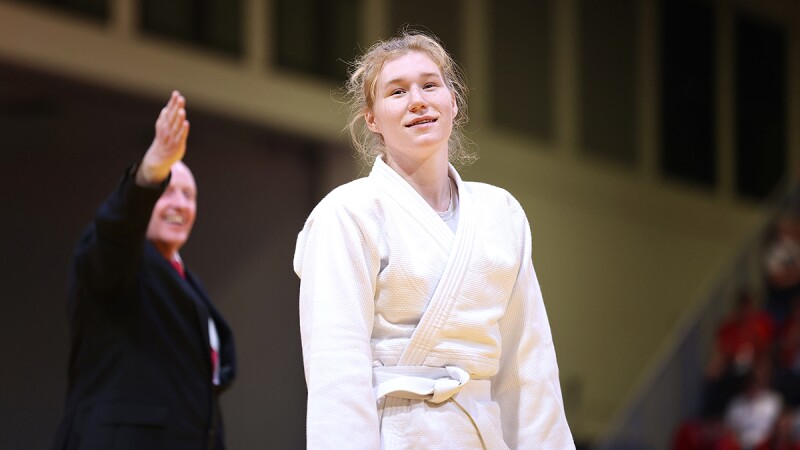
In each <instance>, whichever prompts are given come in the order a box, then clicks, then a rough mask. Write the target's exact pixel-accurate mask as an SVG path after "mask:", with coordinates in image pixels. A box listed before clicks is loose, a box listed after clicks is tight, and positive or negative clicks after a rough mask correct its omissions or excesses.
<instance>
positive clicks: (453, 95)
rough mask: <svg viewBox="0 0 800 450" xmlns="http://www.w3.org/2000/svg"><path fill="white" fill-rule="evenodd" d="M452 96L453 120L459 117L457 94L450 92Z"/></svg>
mask: <svg viewBox="0 0 800 450" xmlns="http://www.w3.org/2000/svg"><path fill="white" fill-rule="evenodd" d="M450 95H451V96H452V97H453V118H454V119H455V117H456V116H457V115H458V102H457V101H456V93H455V92H450Z"/></svg>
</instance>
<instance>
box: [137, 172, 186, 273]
mask: <svg viewBox="0 0 800 450" xmlns="http://www.w3.org/2000/svg"><path fill="white" fill-rule="evenodd" d="M171 172H172V178H170V181H169V186H167V189H166V190H165V191H164V193H163V194H161V197H160V198H159V199H158V201H157V202H156V206H155V207H154V208H153V214H152V216H150V224H149V225H148V226H147V239H149V240H150V241H151V242H152V243H153V245H155V247H156V249H158V251H159V252H160V253H161V254H162V255H164V257H165V258H167V259H169V260H172V259H175V254H176V253H177V251H178V250H179V249H180V248H181V247H183V244H185V243H186V241H187V240H188V239H189V233H191V231H192V225H194V218H195V214H196V213H197V185H196V184H195V181H194V176H193V175H192V172H191V171H190V170H189V168H188V167H187V166H186V164H184V163H182V162H177V163H175V164H174V165H173V166H172V170H171Z"/></svg>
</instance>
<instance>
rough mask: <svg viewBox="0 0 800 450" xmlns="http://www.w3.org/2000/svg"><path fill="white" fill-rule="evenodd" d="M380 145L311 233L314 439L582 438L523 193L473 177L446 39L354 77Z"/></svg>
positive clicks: (304, 317)
mask: <svg viewBox="0 0 800 450" xmlns="http://www.w3.org/2000/svg"><path fill="white" fill-rule="evenodd" d="M348 91H349V94H350V102H351V103H350V104H351V106H352V107H353V110H354V113H353V115H352V116H351V122H350V131H351V135H352V136H353V137H354V142H355V144H356V147H357V148H358V149H359V150H361V151H362V152H363V154H364V155H369V157H370V159H374V164H373V166H372V171H371V172H370V174H369V176H367V177H365V178H360V179H357V180H355V181H352V182H350V183H348V184H345V185H343V186H340V187H338V188H336V189H335V190H333V191H332V192H331V193H330V194H328V195H327V196H326V197H325V198H324V199H323V200H322V201H321V202H320V203H319V204H318V205H317V206H316V207H315V208H314V210H313V212H312V213H311V215H310V216H309V217H308V220H307V221H306V223H305V226H304V228H303V230H302V231H301V232H300V234H299V236H298V239H297V247H296V250H295V256H294V269H295V271H296V273H297V275H298V276H299V277H300V279H301V284H300V328H301V337H302V346H303V360H304V365H305V374H306V383H307V386H308V414H307V424H306V425H307V445H308V448H310V449H375V450H377V449H459V450H463V449H482V448H486V449H507V448H514V449H574V448H575V446H574V443H573V440H572V435H571V433H570V430H569V426H568V424H567V421H566V418H565V415H564V408H563V401H562V397H561V388H560V386H559V379H558V367H557V364H556V356H555V351H554V349H553V342H552V337H551V333H550V326H549V324H548V320H547V315H546V312H545V308H544V304H543V302H542V296H541V292H540V289H539V284H538V281H537V279H536V274H535V272H534V269H533V264H532V260H531V234H530V228H529V225H528V221H527V218H526V216H525V213H524V212H523V210H522V208H521V207H520V205H519V203H518V202H517V201H516V200H515V199H514V197H512V196H511V195H510V194H509V193H508V192H506V191H505V190H503V189H500V188H497V187H494V186H490V185H487V184H482V183H474V182H465V181H463V180H462V179H461V177H460V176H459V174H458V172H456V170H455V169H454V167H453V166H452V165H451V164H450V161H456V162H464V161H465V160H469V159H470V158H471V157H472V155H470V154H469V152H467V150H466V147H465V146H464V145H463V138H462V136H461V133H460V128H461V126H462V125H463V124H464V123H465V121H466V115H465V112H466V105H465V104H464V94H465V88H464V85H463V82H462V81H461V77H460V74H459V72H458V70H457V68H456V66H455V65H454V63H453V61H452V59H451V58H450V56H449V55H448V54H447V53H446V51H445V50H444V49H443V48H442V46H441V45H440V44H439V43H438V42H437V41H436V40H435V39H434V38H431V37H429V36H425V35H423V34H418V33H413V32H404V33H402V34H401V35H400V36H398V37H396V38H393V39H390V40H388V41H384V42H378V43H377V44H375V45H374V46H373V47H372V48H371V49H370V50H369V51H368V52H367V53H366V54H365V55H364V56H362V57H361V58H360V59H359V60H358V61H356V63H355V65H354V71H353V73H352V76H351V78H350V81H349V83H348Z"/></svg>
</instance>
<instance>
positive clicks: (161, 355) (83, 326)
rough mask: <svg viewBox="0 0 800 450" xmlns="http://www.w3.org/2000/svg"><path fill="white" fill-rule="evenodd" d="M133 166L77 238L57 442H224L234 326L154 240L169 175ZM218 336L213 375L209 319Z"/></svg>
mask: <svg viewBox="0 0 800 450" xmlns="http://www.w3.org/2000/svg"><path fill="white" fill-rule="evenodd" d="M134 173H135V167H134V168H132V169H131V170H129V171H128V173H127V174H126V176H125V177H124V178H123V180H122V181H121V183H120V185H119V186H118V188H117V190H116V191H115V192H114V193H113V194H112V195H111V196H110V197H109V198H108V199H107V200H106V201H105V203H103V205H102V206H101V207H100V209H99V210H98V212H97V214H96V216H95V219H94V222H93V223H92V224H91V225H90V226H89V227H88V229H87V230H86V232H85V233H84V235H83V237H82V238H81V240H80V241H79V243H78V245H77V248H76V251H75V255H74V258H73V263H72V268H71V271H70V283H69V295H68V304H67V315H68V318H69V322H70V326H71V351H70V358H69V374H68V387H67V399H66V407H65V414H64V418H63V421H62V423H61V425H60V427H59V430H58V432H57V435H56V440H55V444H54V448H55V449H70V450H73V449H75V450H77V449H81V450H84V449H85V450H88V449H148V450H158V449H164V450H167V449H169V450H183V449H186V450H189V449H192V450H199V449H209V448H214V449H217V450H218V449H223V448H224V433H223V428H222V419H221V416H220V414H219V404H218V396H219V394H220V393H221V392H222V391H223V390H224V389H225V388H226V387H227V386H228V385H229V384H230V383H231V382H232V380H233V378H234V375H235V354H234V345H233V336H232V333H231V330H230V328H229V327H228V325H227V323H226V322H225V320H224V319H223V318H222V316H221V315H220V313H219V312H218V311H217V310H216V308H215V307H214V305H213V304H212V303H211V302H210V301H209V299H208V297H207V296H206V292H205V289H204V288H203V287H202V285H201V284H200V282H199V280H198V279H197V278H195V277H194V275H192V273H191V271H188V270H187V271H186V279H183V278H181V276H180V275H179V274H178V272H177V271H176V270H175V269H174V268H173V267H172V266H171V265H170V263H169V262H168V261H167V260H166V259H165V258H164V257H163V256H162V255H161V254H160V253H159V252H158V251H157V250H156V249H155V247H154V246H153V245H152V244H151V243H150V242H148V241H147V240H146V237H145V236H146V231H147V225H148V222H149V220H150V215H151V213H152V211H153V207H154V205H155V203H156V201H157V200H158V198H159V196H160V195H161V193H162V192H163V190H164V189H165V188H166V186H167V185H168V183H169V179H167V180H166V181H165V182H164V183H163V184H162V185H161V186H159V187H158V188H153V189H149V188H142V187H139V186H137V185H136V184H135V182H134ZM209 317H211V318H212V319H213V320H214V323H215V325H216V328H217V331H218V334H219V338H220V365H221V369H220V384H219V386H214V385H213V383H212V367H211V358H210V347H209V338H208V318H209Z"/></svg>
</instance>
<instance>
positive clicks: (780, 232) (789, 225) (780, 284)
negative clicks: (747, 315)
mask: <svg viewBox="0 0 800 450" xmlns="http://www.w3.org/2000/svg"><path fill="white" fill-rule="evenodd" d="M764 272H765V278H766V282H767V299H766V300H767V301H766V306H767V310H768V311H769V312H770V313H771V314H772V315H773V317H774V318H775V320H776V321H777V322H778V323H780V322H782V321H783V319H784V318H785V317H786V314H787V312H788V310H789V304H790V302H791V300H792V299H793V298H795V297H796V296H797V295H798V294H800V222H799V221H798V219H797V218H795V217H794V216H793V215H786V216H783V217H781V218H780V219H779V220H778V222H777V224H776V226H775V229H774V230H773V232H772V233H770V235H769V236H768V237H767V242H766V247H765V250H764Z"/></svg>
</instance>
